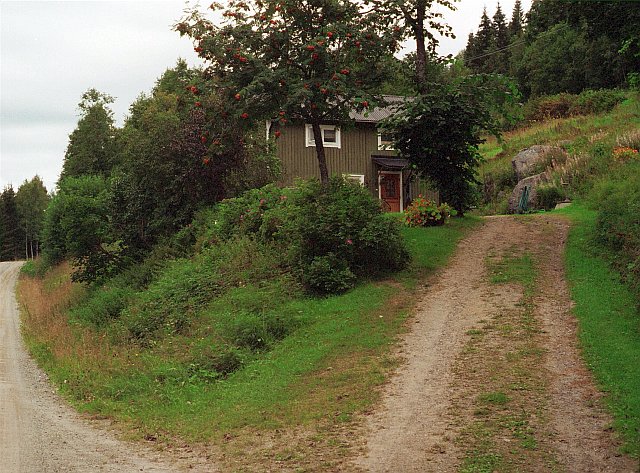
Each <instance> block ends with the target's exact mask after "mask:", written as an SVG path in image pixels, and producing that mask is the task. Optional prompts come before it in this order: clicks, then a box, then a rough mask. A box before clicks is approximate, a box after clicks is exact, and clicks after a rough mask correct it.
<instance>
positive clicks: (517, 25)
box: [509, 0, 524, 39]
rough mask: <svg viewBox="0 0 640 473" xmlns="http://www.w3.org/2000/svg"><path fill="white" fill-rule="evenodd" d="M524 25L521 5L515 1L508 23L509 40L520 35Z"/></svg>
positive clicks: (517, 0) (518, 0)
mask: <svg viewBox="0 0 640 473" xmlns="http://www.w3.org/2000/svg"><path fill="white" fill-rule="evenodd" d="M523 24H524V11H522V3H521V2H520V0H516V3H515V4H514V5H513V13H512V14H511V22H510V23H509V34H510V35H511V38H512V39H513V38H517V37H519V36H520V35H521V34H522V31H523V29H524V28H523Z"/></svg>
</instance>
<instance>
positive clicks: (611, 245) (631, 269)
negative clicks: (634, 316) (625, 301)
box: [591, 161, 640, 304]
mask: <svg viewBox="0 0 640 473" xmlns="http://www.w3.org/2000/svg"><path fill="white" fill-rule="evenodd" d="M591 200H592V202H593V204H594V206H596V207H597V208H598V209H599V210H598V214H597V218H596V226H595V237H596V240H597V242H598V243H599V244H600V245H602V246H604V247H605V248H606V249H607V252H608V253H609V254H610V255H611V260H612V262H613V264H614V266H615V268H616V269H617V270H618V271H620V273H621V274H622V276H623V278H624V280H625V282H626V283H627V285H628V286H629V287H630V288H631V290H632V291H633V293H634V294H635V296H636V298H637V301H638V304H640V162H637V161H636V162H629V163H627V164H626V165H624V166H623V167H622V168H620V169H619V170H618V172H617V173H616V175H615V176H612V177H610V178H607V179H606V180H603V181H602V182H601V183H600V184H599V185H598V186H596V189H595V190H594V192H593V193H592V195H591Z"/></svg>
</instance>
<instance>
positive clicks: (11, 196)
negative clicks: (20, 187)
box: [0, 186, 22, 261]
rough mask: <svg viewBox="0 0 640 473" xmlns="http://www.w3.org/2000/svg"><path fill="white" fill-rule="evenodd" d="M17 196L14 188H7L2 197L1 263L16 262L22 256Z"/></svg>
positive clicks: (0, 202) (0, 208) (0, 210)
mask: <svg viewBox="0 0 640 473" xmlns="http://www.w3.org/2000/svg"><path fill="white" fill-rule="evenodd" d="M15 195H16V194H15V192H14V191H13V187H12V186H8V187H6V188H5V189H4V191H3V192H2V195H0V220H2V224H1V225H0V228H2V235H1V236H0V241H1V242H2V246H1V247H0V261H15V260H17V259H18V257H19V255H20V248H21V242H22V239H21V234H20V228H19V225H20V223H19V218H18V208H17V206H16V200H15Z"/></svg>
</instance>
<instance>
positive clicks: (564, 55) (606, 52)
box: [464, 0, 640, 97]
mask: <svg viewBox="0 0 640 473" xmlns="http://www.w3.org/2000/svg"><path fill="white" fill-rule="evenodd" d="M526 19H527V21H526V25H525V22H524V20H523V11H522V5H521V3H520V2H519V1H518V2H516V4H515V5H514V9H513V13H512V18H511V22H510V23H509V26H508V27H507V28H505V26H504V23H505V21H504V15H503V14H502V12H501V11H500V8H498V9H497V10H496V13H495V15H494V17H493V21H491V20H490V19H489V16H488V14H487V12H486V10H485V11H484V12H483V15H482V18H481V22H480V26H479V30H478V31H477V32H476V33H475V34H472V35H470V37H469V41H468V43H467V48H466V51H465V54H464V58H465V64H466V65H467V66H468V67H469V68H471V69H472V70H473V72H476V73H478V72H484V73H488V72H498V73H503V74H505V73H506V74H509V75H510V76H512V77H514V78H516V79H517V80H518V87H519V88H520V90H521V91H522V92H523V94H524V95H525V97H530V96H533V97H537V96H542V95H550V94H559V93H563V92H568V93H574V94H577V93H579V92H581V91H582V90H584V89H600V88H614V87H619V86H623V85H626V83H627V80H628V73H629V72H630V71H636V70H638V69H640V55H639V53H640V42H638V41H637V31H638V29H639V25H640V3H638V2H631V1H597V2H595V1H588V0H586V1H578V0H572V1H564V0H536V1H535V2H533V4H532V6H531V9H530V11H529V12H528V13H527V15H526ZM501 45H504V46H501ZM505 48H506V49H505Z"/></svg>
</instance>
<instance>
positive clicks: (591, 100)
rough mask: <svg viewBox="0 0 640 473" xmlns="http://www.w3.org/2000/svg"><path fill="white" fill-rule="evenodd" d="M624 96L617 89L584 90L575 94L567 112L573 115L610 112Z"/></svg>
mask: <svg viewBox="0 0 640 473" xmlns="http://www.w3.org/2000/svg"><path fill="white" fill-rule="evenodd" d="M625 98H626V96H625V94H624V92H621V91H619V90H611V89H602V90H585V91H583V92H581V93H580V95H578V96H577V98H576V100H575V101H574V103H573V106H572V107H571V109H570V110H569V114H570V115H571V116H575V115H591V114H596V113H606V112H610V111H611V110H613V108H614V107H615V106H616V105H618V104H619V103H622V102H623V101H624V99H625Z"/></svg>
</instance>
